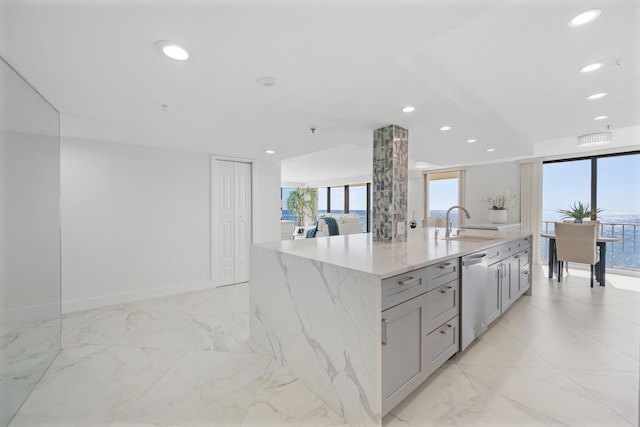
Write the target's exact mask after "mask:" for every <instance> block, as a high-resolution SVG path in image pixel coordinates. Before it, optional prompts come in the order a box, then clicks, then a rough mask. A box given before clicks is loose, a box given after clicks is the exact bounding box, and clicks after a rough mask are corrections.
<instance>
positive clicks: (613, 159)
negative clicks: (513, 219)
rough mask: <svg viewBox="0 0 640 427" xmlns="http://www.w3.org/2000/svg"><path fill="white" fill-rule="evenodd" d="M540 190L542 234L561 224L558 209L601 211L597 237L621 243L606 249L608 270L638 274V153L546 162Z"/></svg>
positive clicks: (544, 253) (639, 155) (543, 250)
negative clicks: (582, 207)
mask: <svg viewBox="0 0 640 427" xmlns="http://www.w3.org/2000/svg"><path fill="white" fill-rule="evenodd" d="M542 185H543V188H542V191H543V193H542V194H543V197H542V221H543V224H542V231H543V232H545V231H547V232H550V233H553V232H554V229H553V223H554V222H555V221H560V220H562V215H561V214H559V213H558V209H568V208H569V207H570V206H571V205H573V204H574V203H575V202H582V203H583V204H588V205H589V207H590V208H592V209H596V208H597V209H602V212H601V213H599V214H598V216H597V220H598V221H600V224H601V226H600V232H601V234H603V235H605V236H615V237H618V238H619V239H620V241H619V242H616V243H613V244H611V243H608V244H607V260H606V263H607V265H608V266H612V267H614V268H621V269H632V270H637V269H639V268H640V197H638V195H639V194H640V152H633V153H624V154H615V155H607V156H593V157H588V158H581V159H572V160H563V161H555V162H545V163H544V165H543V184H542ZM592 219H593V218H592ZM545 240H546V239H544V240H543V247H542V255H543V257H545V256H546V255H547V248H546V244H547V242H546V241H545Z"/></svg>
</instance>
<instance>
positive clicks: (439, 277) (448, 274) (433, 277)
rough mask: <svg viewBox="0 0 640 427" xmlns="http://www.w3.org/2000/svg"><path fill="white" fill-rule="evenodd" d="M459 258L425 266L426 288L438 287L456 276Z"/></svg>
mask: <svg viewBox="0 0 640 427" xmlns="http://www.w3.org/2000/svg"><path fill="white" fill-rule="evenodd" d="M459 263H460V260H459V259H458V258H454V259H450V260H449V261H444V262H439V263H438V264H434V265H430V266H428V267H425V268H426V270H427V290H428V291H430V290H432V289H435V288H438V287H440V286H442V285H444V284H445V283H449V282H451V281H452V280H456V279H457V278H458V273H459V270H460V269H459V266H458V264H459Z"/></svg>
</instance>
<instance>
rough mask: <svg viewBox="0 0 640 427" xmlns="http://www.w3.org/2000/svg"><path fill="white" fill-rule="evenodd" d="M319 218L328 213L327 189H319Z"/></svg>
mask: <svg viewBox="0 0 640 427" xmlns="http://www.w3.org/2000/svg"><path fill="white" fill-rule="evenodd" d="M317 200H318V216H319V215H320V214H323V213H327V212H328V211H327V202H328V201H329V199H328V197H327V187H320V188H318V199H317Z"/></svg>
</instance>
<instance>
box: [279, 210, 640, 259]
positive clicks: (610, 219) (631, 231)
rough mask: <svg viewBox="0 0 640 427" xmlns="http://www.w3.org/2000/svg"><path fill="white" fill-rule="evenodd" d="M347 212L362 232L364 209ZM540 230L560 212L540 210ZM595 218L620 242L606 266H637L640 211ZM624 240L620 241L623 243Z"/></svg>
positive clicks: (610, 247) (548, 228)
mask: <svg viewBox="0 0 640 427" xmlns="http://www.w3.org/2000/svg"><path fill="white" fill-rule="evenodd" d="M333 213H336V214H340V213H344V211H338V212H333ZM350 213H356V214H358V215H359V216H360V218H361V220H362V231H366V229H367V222H366V211H364V210H352V211H351V212H350ZM430 214H431V216H434V217H437V216H443V217H444V216H445V214H446V211H445V210H442V211H440V210H435V211H431V212H430ZM319 215H322V212H321V213H319ZM450 217H451V219H453V221H454V227H455V226H457V222H458V213H457V212H456V211H452V212H451V215H450ZM542 218H543V220H542V221H543V223H542V231H543V232H549V233H553V232H554V229H553V222H555V221H562V215H561V214H559V213H557V212H556V211H543V213H542ZM282 220H283V221H295V215H294V214H293V213H292V212H290V211H288V210H286V209H285V210H283V211H282ZM409 220H411V218H410V219H409ZM598 220H599V221H600V223H601V224H602V227H601V234H602V235H603V236H614V237H618V238H620V242H615V243H608V244H607V259H606V265H607V267H611V268H622V269H629V270H634V269H635V270H637V269H640V213H637V212H606V211H605V212H602V214H600V215H599V216H598ZM416 221H417V222H418V225H421V218H418V219H416ZM623 243H624V244H623ZM548 244H549V242H548V240H547V239H543V240H542V247H541V253H542V257H543V259H546V256H547V253H548Z"/></svg>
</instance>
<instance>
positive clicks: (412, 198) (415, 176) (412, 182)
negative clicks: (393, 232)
mask: <svg viewBox="0 0 640 427" xmlns="http://www.w3.org/2000/svg"><path fill="white" fill-rule="evenodd" d="M414 210H415V211H416V222H417V223H418V227H422V218H424V173H423V172H422V171H421V170H410V171H409V180H408V189H407V220H408V221H411V220H412V219H413V211H414Z"/></svg>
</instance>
